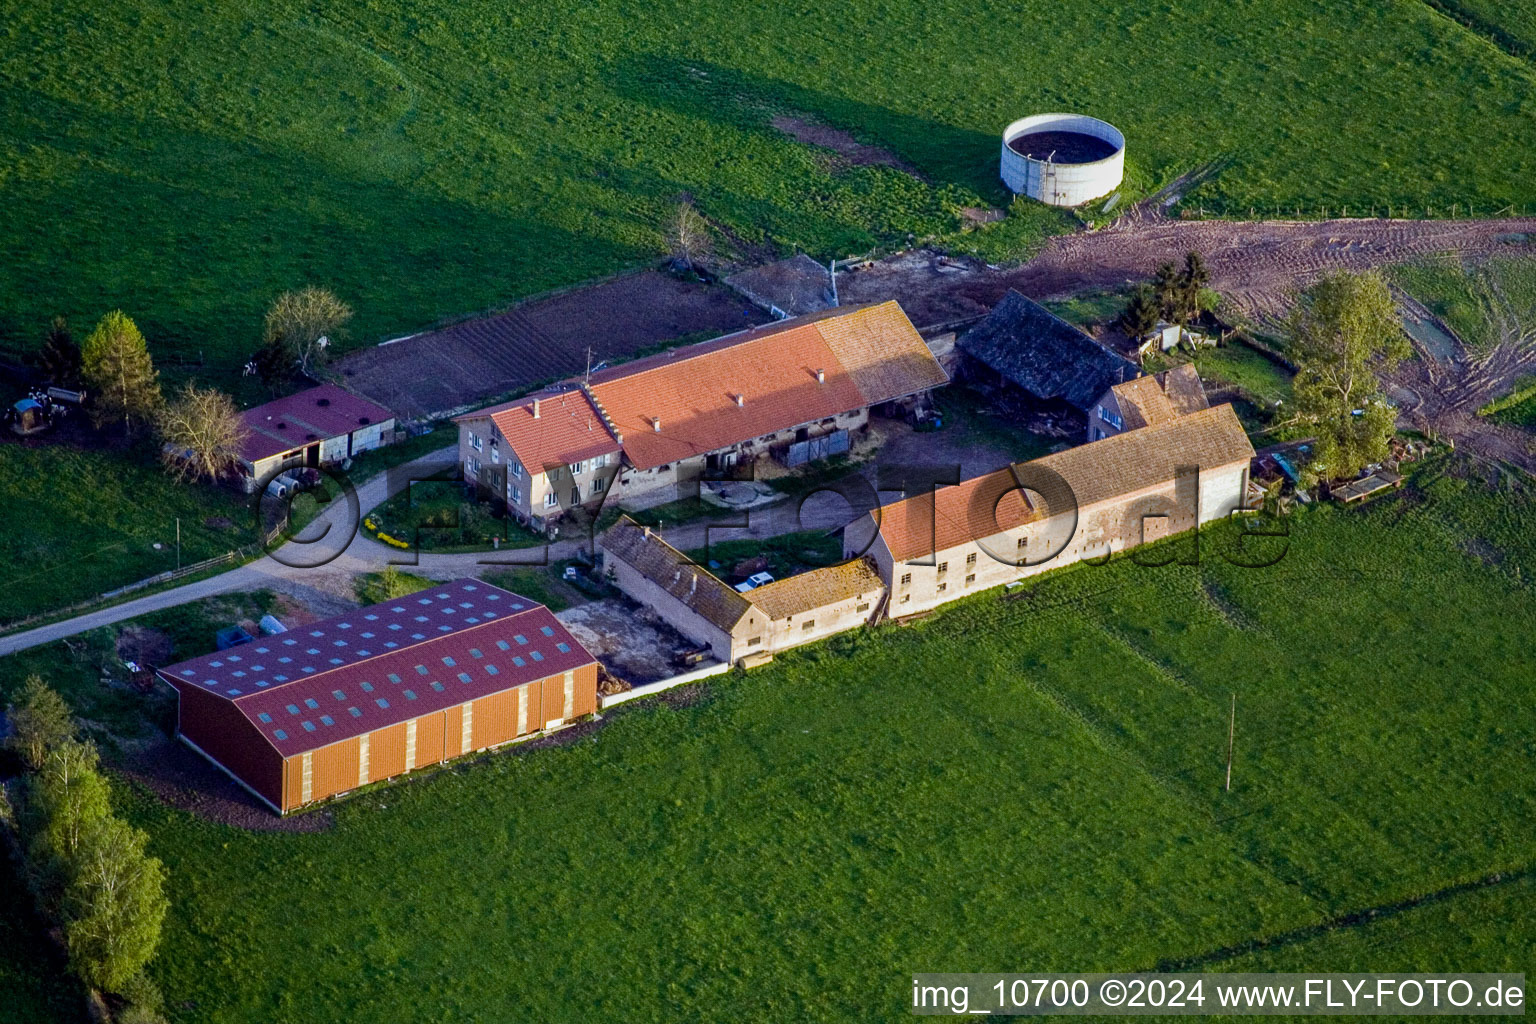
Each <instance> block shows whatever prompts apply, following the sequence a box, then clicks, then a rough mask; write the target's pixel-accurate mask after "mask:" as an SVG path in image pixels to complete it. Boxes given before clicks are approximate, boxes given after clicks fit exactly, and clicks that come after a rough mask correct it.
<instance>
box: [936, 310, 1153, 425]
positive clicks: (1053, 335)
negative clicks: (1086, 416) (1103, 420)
mask: <svg viewBox="0 0 1536 1024" xmlns="http://www.w3.org/2000/svg"><path fill="white" fill-rule="evenodd" d="M959 345H960V349H961V351H963V352H965V354H966V355H968V356H970V357H971V358H972V359H975V360H977V361H978V362H981V363H983V364H985V365H987V366H989V367H991V368H992V369H993V370H994V371H996V372H997V373H998V374H1000V375H1001V376H1002V377H1003V378H1004V379H1006V380H1008V381H1010V382H1012V383H1013V384H1016V385H1017V386H1018V387H1020V388H1022V389H1023V390H1025V391H1027V392H1029V393H1030V394H1031V395H1033V396H1034V397H1036V398H1038V399H1042V400H1051V399H1057V400H1060V401H1064V402H1066V403H1068V404H1069V405H1072V406H1074V407H1076V408H1077V409H1080V410H1082V411H1083V412H1087V411H1088V410H1089V409H1091V408H1092V407H1093V403H1094V402H1095V401H1096V400H1097V399H1098V397H1099V396H1100V395H1102V394H1103V393H1104V392H1105V391H1107V390H1108V389H1109V388H1111V387H1113V386H1114V385H1116V384H1119V383H1121V382H1123V381H1127V380H1132V379H1134V378H1135V377H1136V375H1137V374H1138V373H1140V370H1138V369H1137V367H1136V364H1135V363H1132V362H1130V361H1129V360H1127V359H1124V358H1122V357H1121V356H1119V355H1116V354H1115V353H1114V352H1111V351H1110V350H1109V349H1107V348H1105V347H1104V346H1103V345H1100V344H1099V343H1098V342H1097V341H1094V340H1093V339H1092V338H1090V337H1089V336H1088V335H1086V334H1084V333H1083V332H1082V331H1080V330H1078V329H1077V328H1076V327H1073V326H1072V325H1071V324H1069V323H1067V322H1066V321H1065V320H1062V319H1061V318H1060V317H1057V316H1055V315H1054V314H1052V313H1051V312H1050V311H1049V310H1047V309H1046V308H1045V307H1044V306H1041V305H1040V304H1039V303H1036V302H1032V301H1030V300H1029V299H1027V298H1025V297H1024V296H1023V295H1020V294H1019V293H1018V292H1016V291H1013V290H1011V289H1010V290H1009V292H1008V294H1007V295H1005V296H1003V300H1002V301H1001V302H999V303H998V304H997V305H996V306H994V307H993V308H992V312H991V313H989V314H987V317H986V319H984V320H982V321H981V322H980V323H979V324H977V325H976V326H974V327H972V328H971V329H970V330H969V331H967V332H966V333H965V336H964V337H962V338H961V339H960V341H959Z"/></svg>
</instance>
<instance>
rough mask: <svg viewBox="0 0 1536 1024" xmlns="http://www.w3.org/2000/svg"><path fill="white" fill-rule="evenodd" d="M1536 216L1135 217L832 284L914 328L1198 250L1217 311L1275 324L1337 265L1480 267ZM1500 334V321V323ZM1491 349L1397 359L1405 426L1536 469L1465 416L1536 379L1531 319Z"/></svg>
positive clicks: (1508, 436)
mask: <svg viewBox="0 0 1536 1024" xmlns="http://www.w3.org/2000/svg"><path fill="white" fill-rule="evenodd" d="M1532 243H1536V219H1528V218H1527V219H1519V220H1461V221H1417V220H1334V221H1322V222H1306V221H1261V222H1238V221H1174V220H1169V219H1167V218H1165V217H1162V216H1161V215H1159V214H1158V213H1157V212H1156V211H1155V210H1152V211H1150V212H1149V210H1148V209H1146V208H1145V207H1143V208H1140V209H1138V210H1137V211H1134V212H1133V213H1132V214H1131V215H1129V216H1127V217H1126V218H1124V219H1123V220H1122V221H1121V222H1120V223H1119V224H1116V225H1115V226H1114V227H1110V228H1106V229H1104V230H1100V231H1092V232H1081V233H1078V234H1074V235H1064V236H1060V237H1057V238H1053V239H1051V241H1050V242H1049V243H1048V244H1047V245H1046V247H1045V249H1044V250H1043V251H1042V252H1041V253H1040V254H1039V255H1038V256H1036V257H1035V258H1034V259H1033V260H1031V261H1029V262H1028V263H1026V264H1024V265H1023V266H1020V267H1014V268H1006V269H1004V268H999V269H993V268H991V267H987V266H984V265H982V264H979V263H977V262H975V261H973V260H961V259H954V258H950V257H945V256H941V255H939V254H937V253H932V252H925V251H917V252H909V253H901V254H898V255H896V256H892V257H889V258H887V259H884V260H881V261H880V262H879V263H875V264H870V265H866V266H865V267H862V268H859V269H856V270H853V271H851V272H849V273H847V274H846V275H844V276H842V277H840V278H839V282H838V286H839V291H840V292H841V294H842V297H843V299H844V301H845V302H864V301H871V300H876V299H885V298H895V299H898V300H900V301H901V303H902V306H903V307H904V308H905V309H906V310H907V312H908V315H909V316H911V317H912V319H913V321H914V322H915V323H917V324H919V325H921V326H934V325H938V324H953V323H956V322H963V321H965V320H967V319H969V318H973V317H976V316H980V315H981V314H983V313H985V312H986V311H987V310H989V309H990V308H991V307H992V306H993V305H994V304H995V303H996V302H997V301H998V300H999V299H1000V298H1001V297H1002V296H1003V294H1004V293H1005V292H1006V291H1007V290H1008V289H1010V288H1014V289H1017V290H1018V291H1020V292H1023V293H1024V294H1025V295H1028V296H1030V297H1031V298H1035V299H1049V298H1059V297H1066V296H1068V295H1073V294H1076V293H1078V292H1082V291H1084V290H1087V289H1093V288H1118V287H1121V286H1124V285H1126V284H1131V283H1135V282H1139V281H1145V280H1148V279H1149V278H1151V276H1152V274H1153V271H1154V270H1155V268H1156V267H1157V265H1158V264H1159V263H1162V262H1165V261H1169V260H1172V261H1179V260H1182V259H1183V257H1184V254H1185V253H1187V252H1189V251H1191V250H1199V251H1200V252H1201V253H1202V254H1203V255H1204V256H1205V258H1206V263H1207V264H1208V265H1209V267H1210V272H1211V281H1210V285H1211V287H1212V288H1214V289H1215V290H1216V291H1218V292H1220V293H1221V295H1222V297H1223V299H1224V300H1226V301H1227V302H1228V303H1230V306H1228V307H1224V309H1225V310H1228V311H1229V313H1228V315H1232V314H1235V315H1236V316H1238V317H1240V318H1247V319H1250V320H1253V321H1255V322H1257V323H1260V324H1265V323H1270V324H1272V323H1273V322H1274V321H1275V320H1277V319H1278V318H1279V317H1281V316H1283V315H1284V313H1285V312H1286V310H1287V309H1288V308H1289V307H1290V305H1291V303H1292V302H1293V301H1294V299H1295V296H1296V293H1297V291H1299V290H1300V289H1301V288H1303V287H1305V286H1306V285H1307V284H1308V283H1310V282H1311V281H1312V280H1314V279H1316V278H1317V277H1319V276H1321V275H1322V274H1325V273H1328V272H1330V271H1334V270H1366V269H1370V268H1373V267H1382V266H1387V265H1390V264H1395V263H1406V262H1411V261H1416V260H1426V259H1446V260H1478V259H1482V258H1485V257H1488V256H1491V255H1494V254H1495V253H1499V252H1505V253H1511V254H1513V253H1516V252H1520V251H1522V250H1524V251H1526V252H1536V248H1533V244H1532ZM1506 326H1509V325H1506ZM1504 333H1505V337H1504V339H1503V340H1502V341H1501V342H1500V343H1499V344H1498V345H1497V346H1496V347H1495V348H1494V349H1492V350H1491V351H1489V352H1486V353H1483V354H1480V355H1479V354H1473V353H1469V352H1468V351H1467V350H1466V347H1465V346H1464V345H1462V344H1461V343H1460V342H1459V340H1458V343H1457V349H1458V351H1457V353H1456V354H1455V356H1454V357H1453V358H1451V359H1448V360H1437V359H1435V358H1433V357H1432V356H1431V355H1430V354H1429V353H1421V356H1422V357H1421V358H1420V359H1417V360H1414V361H1412V362H1410V363H1408V364H1405V365H1404V366H1403V367H1402V368H1401V369H1400V370H1399V371H1398V372H1397V373H1396V374H1395V375H1394V379H1393V381H1392V385H1393V392H1394V394H1396V395H1397V396H1398V400H1399V402H1400V404H1401V405H1402V406H1403V412H1404V415H1403V419H1404V421H1405V425H1413V426H1414V427H1416V428H1418V429H1421V430H1426V431H1431V432H1434V433H1436V434H1438V435H1440V436H1443V437H1447V438H1450V439H1452V440H1454V441H1455V442H1456V443H1457V444H1458V445H1460V446H1462V447H1463V448H1465V449H1468V450H1471V451H1472V452H1474V453H1476V454H1478V455H1480V456H1483V457H1485V458H1489V459H1493V460H1495V461H1498V462H1505V463H1511V464H1513V465H1516V466H1519V467H1521V468H1523V469H1524V470H1526V471H1527V472H1530V473H1533V474H1536V451H1533V449H1532V440H1531V437H1530V435H1529V434H1528V433H1526V432H1524V431H1521V430H1518V429H1515V428H1511V427H1504V426H1499V425H1498V424H1494V423H1490V422H1488V421H1487V420H1484V419H1482V418H1480V417H1478V416H1477V415H1476V412H1477V409H1478V408H1479V407H1480V406H1481V405H1483V403H1485V402H1487V401H1488V400H1490V399H1492V398H1494V397H1497V396H1498V395H1500V394H1503V393H1504V392H1506V391H1507V390H1508V389H1509V387H1510V386H1511V385H1512V384H1513V382H1514V381H1515V380H1516V379H1518V378H1519V377H1520V376H1522V375H1523V374H1527V373H1532V372H1536V325H1529V329H1518V330H1517V329H1509V330H1506V331H1505V332H1504Z"/></svg>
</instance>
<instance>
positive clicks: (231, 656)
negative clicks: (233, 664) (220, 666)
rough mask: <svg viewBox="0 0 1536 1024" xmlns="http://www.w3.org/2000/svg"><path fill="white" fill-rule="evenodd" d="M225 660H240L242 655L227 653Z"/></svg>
mask: <svg viewBox="0 0 1536 1024" xmlns="http://www.w3.org/2000/svg"><path fill="white" fill-rule="evenodd" d="M224 660H225V661H239V660H240V655H238V654H226V655H224Z"/></svg>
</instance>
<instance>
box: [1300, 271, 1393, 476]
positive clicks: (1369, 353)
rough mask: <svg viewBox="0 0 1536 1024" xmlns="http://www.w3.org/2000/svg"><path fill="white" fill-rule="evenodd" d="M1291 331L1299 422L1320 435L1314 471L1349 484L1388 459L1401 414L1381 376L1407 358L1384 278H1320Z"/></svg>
mask: <svg viewBox="0 0 1536 1024" xmlns="http://www.w3.org/2000/svg"><path fill="white" fill-rule="evenodd" d="M1288 334H1289V337H1290V344H1289V352H1290V355H1291V357H1292V358H1293V359H1294V360H1295V361H1296V365H1297V371H1296V380H1295V383H1294V385H1293V391H1294V393H1295V402H1296V418H1297V420H1298V421H1300V422H1303V423H1309V424H1311V425H1313V426H1314V427H1315V428H1316V429H1317V431H1318V440H1317V445H1316V447H1315V449H1314V460H1313V466H1312V468H1313V471H1314V473H1315V474H1318V475H1325V476H1327V477H1330V478H1333V479H1343V478H1347V477H1352V476H1354V475H1355V474H1357V473H1358V472H1359V471H1360V468H1361V467H1362V466H1365V465H1367V464H1368V463H1371V462H1377V461H1379V460H1381V459H1383V458H1385V457H1386V455H1387V451H1388V449H1387V441H1388V439H1389V438H1391V436H1392V430H1393V424H1394V421H1395V419H1396V416H1395V414H1394V413H1393V411H1392V408H1391V407H1390V406H1389V405H1388V404H1387V403H1386V400H1385V398H1383V396H1382V393H1381V382H1380V381H1379V380H1378V378H1377V371H1378V370H1384V371H1390V370H1391V369H1392V368H1393V367H1395V366H1396V365H1397V364H1398V362H1399V361H1400V360H1402V359H1404V358H1405V357H1406V356H1407V355H1408V354H1409V348H1408V343H1407V341H1406V339H1405V338H1404V337H1403V331H1402V327H1401V326H1400V325H1399V323H1398V320H1397V309H1396V306H1395V304H1394V303H1393V301H1392V293H1391V291H1390V290H1389V289H1388V288H1387V283H1386V281H1385V280H1384V279H1383V278H1382V276H1381V275H1380V274H1379V273H1376V272H1375V271H1369V272H1366V273H1360V274H1354V273H1348V272H1341V273H1337V274H1332V275H1329V276H1328V277H1324V278H1322V279H1321V280H1319V281H1318V282H1317V283H1316V284H1314V285H1312V287H1310V288H1308V289H1307V290H1306V292H1305V293H1303V295H1302V299H1301V302H1300V303H1298V304H1297V306H1296V308H1295V309H1294V310H1293V311H1292V312H1291V316H1290V319H1289V323H1288Z"/></svg>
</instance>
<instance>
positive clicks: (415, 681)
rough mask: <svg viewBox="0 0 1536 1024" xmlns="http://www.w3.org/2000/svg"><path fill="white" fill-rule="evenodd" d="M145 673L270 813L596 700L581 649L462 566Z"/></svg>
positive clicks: (181, 725) (540, 723)
mask: <svg viewBox="0 0 1536 1024" xmlns="http://www.w3.org/2000/svg"><path fill="white" fill-rule="evenodd" d="M158 674H159V676H160V677H161V678H162V679H164V680H165V681H166V682H167V683H169V684H170V685H171V686H172V687H174V688H175V690H176V692H177V695H178V707H177V719H176V732H177V735H178V736H179V737H180V738H181V739H182V741H183V742H185V743H186V744H187V745H188V746H190V747H192V749H194V750H196V751H198V752H199V753H200V754H202V755H203V756H204V757H206V758H208V759H209V760H210V761H212V762H213V763H214V764H215V765H217V766H218V767H219V768H221V769H223V770H224V771H225V772H228V773H229V774H230V775H231V776H233V777H234V779H235V780H236V781H237V782H239V783H240V784H241V785H242V786H244V787H245V788H246V789H248V790H249V791H250V792H251V793H253V794H254V795H255V796H256V797H257V798H259V799H260V800H261V801H262V802H263V803H265V804H267V805H268V806H269V807H271V808H272V809H273V810H274V811H277V812H278V813H279V814H286V813H288V812H289V811H292V810H295V809H297V808H300V807H303V806H305V805H306V804H310V803H313V802H314V801H316V800H323V799H325V798H326V797H329V796H335V795H337V794H339V793H345V792H347V791H349V790H353V789H356V788H357V787H359V786H362V785H366V784H367V783H370V782H377V781H379V780H381V779H388V778H391V777H393V776H397V775H402V774H404V773H406V772H409V771H412V770H414V769H416V768H420V767H423V766H426V765H430V764H437V763H438V762H441V761H446V760H448V759H450V758H454V757H459V756H461V755H464V754H469V753H473V752H475V751H479V750H485V749H486V748H488V747H494V746H497V745H499V744H502V743H507V742H510V741H511V740H515V739H518V738H519V737H523V736H527V735H529V734H532V733H536V732H538V731H540V730H542V729H550V728H554V727H556V726H559V725H562V724H564V723H565V722H569V721H570V720H572V719H574V718H578V717H580V716H582V715H586V714H591V713H592V712H593V711H595V710H596V709H597V662H596V661H595V660H594V659H593V657H592V655H590V654H589V653H588V652H587V650H586V649H585V648H584V647H582V646H581V644H580V643H579V642H577V640H576V639H575V638H574V637H572V636H571V634H570V633H568V632H566V630H565V627H564V626H562V625H561V624H560V622H559V620H557V619H556V618H555V617H554V615H552V614H551V613H550V611H549V609H548V608H545V607H544V606H543V605H541V604H538V603H536V602H533V601H530V600H528V599H527V598H523V597H519V596H517V595H516V594H512V593H508V592H507V591H505V590H501V589H500V588H497V587H493V586H490V585H489V584H486V583H482V582H480V581H478V580H472V579H465V580H457V581H455V582H453V583H446V584H443V585H442V586H438V587H433V588H431V589H429V590H424V591H421V592H420V593H416V594H412V595H410V596H409V597H402V598H399V599H396V600H393V601H385V602H382V603H380V604H376V605H371V606H369V607H367V608H361V609H358V610H356V611H351V612H347V613H345V614H342V615H338V616H335V617H334V618H330V619H325V620H324V621H321V622H316V623H312V624H310V625H308V626H303V627H299V628H296V629H291V630H289V631H288V632H286V633H282V634H279V635H277V636H272V637H261V638H258V639H257V640H255V641H253V642H251V643H247V644H242V645H240V646H239V647H235V648H232V649H230V650H227V651H217V652H215V653H213V654H208V655H204V656H203V657H200V658H193V659H192V660H190V661H185V662H182V663H181V664H178V665H171V666H168V667H166V668H162V669H160V670H159V671H158Z"/></svg>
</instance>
